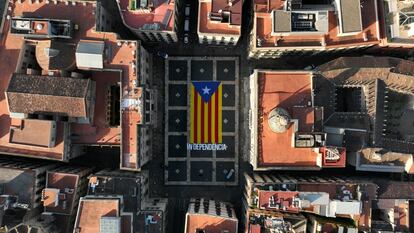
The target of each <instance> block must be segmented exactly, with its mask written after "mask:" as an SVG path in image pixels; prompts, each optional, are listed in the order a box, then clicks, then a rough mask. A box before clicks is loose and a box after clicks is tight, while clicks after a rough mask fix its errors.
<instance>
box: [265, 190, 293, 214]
mask: <svg viewBox="0 0 414 233" xmlns="http://www.w3.org/2000/svg"><path fill="white" fill-rule="evenodd" d="M298 197H299V193H298V192H273V191H259V208H261V209H266V210H281V211H288V212H298V211H299V206H296V205H295V204H294V201H295V199H297V198H298Z"/></svg>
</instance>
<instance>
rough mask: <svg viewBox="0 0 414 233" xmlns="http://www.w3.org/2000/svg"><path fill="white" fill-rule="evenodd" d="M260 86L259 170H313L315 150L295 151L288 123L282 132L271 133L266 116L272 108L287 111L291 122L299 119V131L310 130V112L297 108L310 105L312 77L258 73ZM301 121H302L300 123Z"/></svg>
mask: <svg viewBox="0 0 414 233" xmlns="http://www.w3.org/2000/svg"><path fill="white" fill-rule="evenodd" d="M257 78H258V85H259V93H258V96H259V100H258V101H259V103H258V108H259V110H258V111H259V112H258V114H259V116H261V117H262V123H261V125H260V127H261V130H259V132H258V141H259V142H258V146H259V148H260V149H259V150H258V151H260V154H258V155H257V156H258V157H259V158H258V166H259V167H262V166H263V167H273V166H281V167H284V166H286V167H289V166H291V167H297V166H305V167H307V166H309V167H316V166H317V165H316V159H317V156H318V154H319V153H318V152H316V151H315V149H314V148H295V147H293V146H292V137H293V135H294V133H295V129H294V127H295V126H294V124H293V123H291V124H290V126H289V128H288V129H287V131H286V132H284V133H275V132H273V131H272V130H271V129H270V127H269V123H268V118H267V116H268V114H269V113H270V111H271V110H273V109H274V108H275V107H280V108H284V109H285V110H287V111H288V112H289V113H290V115H291V116H292V119H295V118H296V119H298V120H299V122H298V123H299V128H303V129H309V126H308V125H312V124H313V117H312V114H313V111H308V110H307V107H304V108H303V111H298V110H297V109H296V108H297V107H298V106H307V105H308V102H311V101H312V99H311V89H312V75H311V73H309V72H295V73H292V72H277V71H258V77H257ZM304 119H306V120H305V121H303V120H304ZM301 120H302V121H301Z"/></svg>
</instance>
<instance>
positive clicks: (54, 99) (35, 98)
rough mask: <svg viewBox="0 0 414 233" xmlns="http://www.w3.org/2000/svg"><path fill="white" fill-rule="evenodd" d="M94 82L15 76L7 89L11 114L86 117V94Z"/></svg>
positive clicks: (23, 75) (36, 76)
mask: <svg viewBox="0 0 414 233" xmlns="http://www.w3.org/2000/svg"><path fill="white" fill-rule="evenodd" d="M91 85H92V84H91V80H89V79H75V78H69V77H52V76H39V75H25V74H16V73H14V74H13V76H12V77H11V79H10V81H9V86H8V87H7V89H6V97H7V103H8V106H9V111H10V112H12V113H25V114H33V113H40V114H42V113H46V114H48V113H56V114H59V115H62V116H68V117H87V116H88V111H87V104H86V102H87V100H86V98H87V94H88V90H89V88H91Z"/></svg>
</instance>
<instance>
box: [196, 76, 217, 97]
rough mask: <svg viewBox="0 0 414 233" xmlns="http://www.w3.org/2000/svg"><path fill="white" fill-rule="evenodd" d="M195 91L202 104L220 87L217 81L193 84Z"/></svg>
mask: <svg viewBox="0 0 414 233" xmlns="http://www.w3.org/2000/svg"><path fill="white" fill-rule="evenodd" d="M193 85H194V88H195V90H196V91H197V92H198V94H200V96H201V98H203V100H204V102H209V101H210V99H211V96H212V95H213V94H214V92H216V90H217V88H218V87H219V85H220V82H219V81H206V82H195V81H194V82H193Z"/></svg>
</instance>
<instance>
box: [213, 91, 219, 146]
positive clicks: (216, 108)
mask: <svg viewBox="0 0 414 233" xmlns="http://www.w3.org/2000/svg"><path fill="white" fill-rule="evenodd" d="M218 88H220V87H218ZM214 97H215V98H216V101H215V104H216V107H215V111H216V114H214V115H215V119H214V122H215V124H214V128H215V130H214V132H215V135H214V138H215V140H214V141H215V142H216V143H218V135H219V132H218V131H219V127H218V125H219V122H218V121H219V119H218V118H219V117H218V115H219V114H218V106H219V93H218V89H217V90H216V94H215V95H214Z"/></svg>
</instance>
